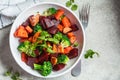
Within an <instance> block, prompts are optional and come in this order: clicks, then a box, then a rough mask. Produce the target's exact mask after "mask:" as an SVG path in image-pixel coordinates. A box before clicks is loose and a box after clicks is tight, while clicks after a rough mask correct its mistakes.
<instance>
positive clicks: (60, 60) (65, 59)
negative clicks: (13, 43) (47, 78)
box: [58, 54, 69, 64]
mask: <svg viewBox="0 0 120 80" xmlns="http://www.w3.org/2000/svg"><path fill="white" fill-rule="evenodd" d="M68 61H69V58H68V56H66V55H64V54H62V55H59V56H58V63H63V64H66V63H67V62H68Z"/></svg>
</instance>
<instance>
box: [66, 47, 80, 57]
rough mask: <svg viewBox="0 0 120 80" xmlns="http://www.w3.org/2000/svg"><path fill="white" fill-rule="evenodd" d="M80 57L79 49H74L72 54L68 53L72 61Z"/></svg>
mask: <svg viewBox="0 0 120 80" xmlns="http://www.w3.org/2000/svg"><path fill="white" fill-rule="evenodd" d="M77 56H78V48H73V49H72V50H71V51H70V53H68V57H69V58H70V59H72V58H75V57H77Z"/></svg>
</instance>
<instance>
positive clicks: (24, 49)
mask: <svg viewBox="0 0 120 80" xmlns="http://www.w3.org/2000/svg"><path fill="white" fill-rule="evenodd" d="M29 46H30V42H29V41H25V42H23V43H20V45H19V46H18V48H17V49H18V50H19V51H21V52H27V50H28V49H29Z"/></svg>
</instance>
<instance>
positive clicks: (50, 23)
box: [44, 18, 54, 29]
mask: <svg viewBox="0 0 120 80" xmlns="http://www.w3.org/2000/svg"><path fill="white" fill-rule="evenodd" d="M44 24H45V26H46V28H47V29H48V28H50V27H52V26H54V23H53V22H52V21H51V20H50V19H48V18H44Z"/></svg>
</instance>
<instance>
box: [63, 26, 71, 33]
mask: <svg viewBox="0 0 120 80" xmlns="http://www.w3.org/2000/svg"><path fill="white" fill-rule="evenodd" d="M70 31H72V29H71V28H70V27H65V28H64V29H63V33H64V34H66V33H68V32H70Z"/></svg>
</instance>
